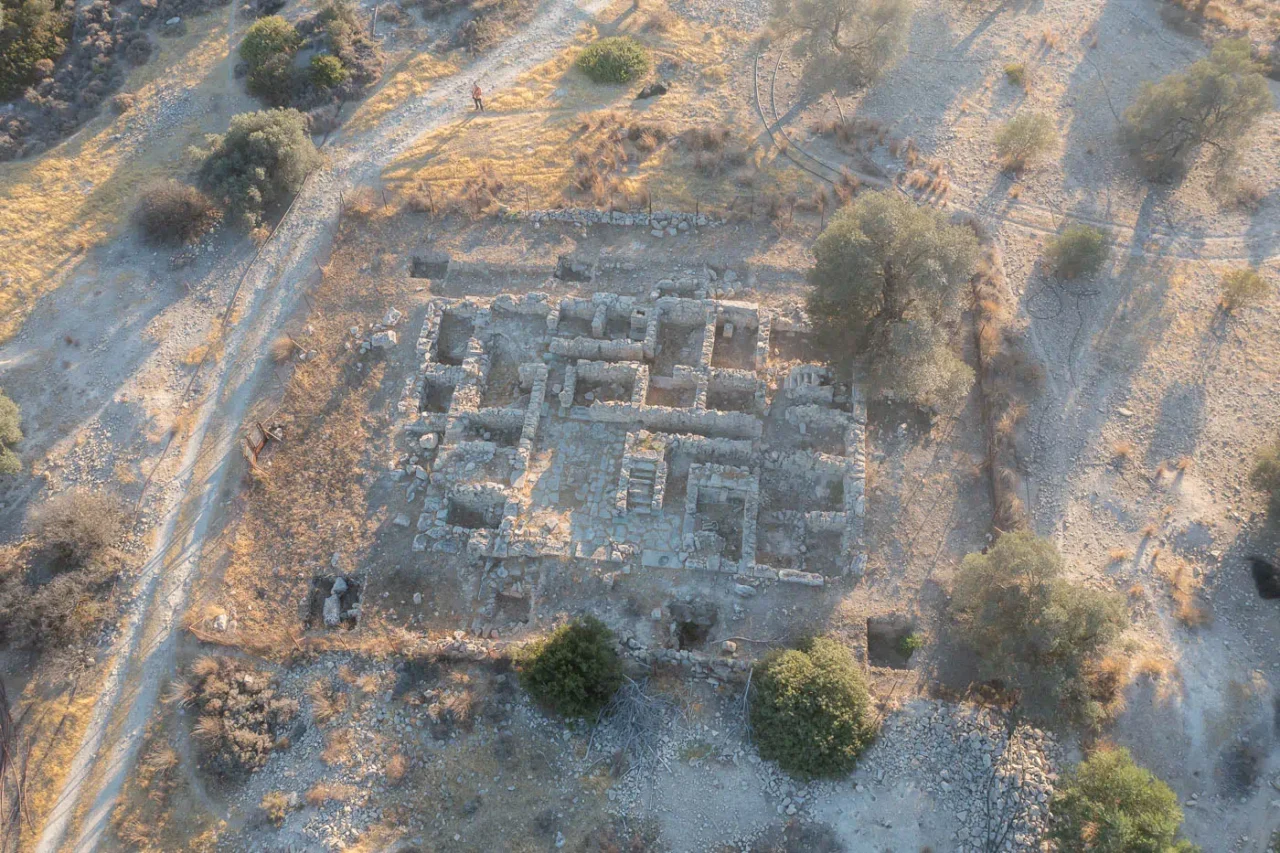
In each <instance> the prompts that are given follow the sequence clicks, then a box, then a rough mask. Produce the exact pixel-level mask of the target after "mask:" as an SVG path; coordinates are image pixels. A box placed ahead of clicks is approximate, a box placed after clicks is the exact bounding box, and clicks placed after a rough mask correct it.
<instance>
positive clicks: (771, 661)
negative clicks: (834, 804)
mask: <svg viewBox="0 0 1280 853" xmlns="http://www.w3.org/2000/svg"><path fill="white" fill-rule="evenodd" d="M750 711H751V736H752V738H753V739H754V741H755V743H756V746H757V748H758V749H759V750H760V755H761V756H762V757H763V758H766V759H768V760H770V761H776V762H777V763H778V766H779V767H781V768H782V769H783V770H785V771H786V772H788V773H790V774H792V775H795V776H800V777H818V776H826V777H833V776H843V775H845V774H847V773H849V772H850V771H851V770H853V768H854V766H855V765H856V764H857V761H858V756H859V755H860V754H861V753H862V750H863V749H865V748H866V747H867V746H868V745H869V744H870V743H871V741H872V740H873V739H874V737H875V733H876V727H875V722H874V720H873V719H872V709H871V699H870V697H869V696H868V694H867V685H866V681H865V679H864V678H863V676H862V672H861V671H860V670H859V669H858V665H857V663H856V662H855V661H854V659H853V656H852V655H850V654H849V650H848V649H846V648H845V647H844V646H843V645H841V644H840V643H838V642H837V641H835V640H831V639H826V638H818V639H814V640H810V641H809V642H807V643H805V644H803V645H802V646H801V647H800V648H799V649H787V650H783V651H775V652H773V653H771V654H769V655H768V656H766V657H765V658H764V659H763V660H761V661H760V662H759V663H757V664H756V667H755V671H754V673H753V676H752V685H751V697H750Z"/></svg>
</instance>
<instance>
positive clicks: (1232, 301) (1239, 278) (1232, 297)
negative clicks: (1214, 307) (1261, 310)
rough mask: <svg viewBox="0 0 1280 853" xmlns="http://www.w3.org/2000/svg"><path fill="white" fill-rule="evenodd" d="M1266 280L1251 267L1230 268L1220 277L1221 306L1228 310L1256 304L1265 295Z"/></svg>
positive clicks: (1267, 288)
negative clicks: (1229, 270)
mask: <svg viewBox="0 0 1280 853" xmlns="http://www.w3.org/2000/svg"><path fill="white" fill-rule="evenodd" d="M1268 290H1270V288H1269V287H1267V281H1266V279H1264V278H1263V277H1262V275H1261V274H1259V272H1258V271H1257V270H1255V269H1253V268H1252V267H1242V268H1240V269H1234V270H1231V272H1229V273H1227V274H1226V275H1224V276H1223V277H1222V306H1223V307H1224V308H1226V309H1227V310H1228V311H1235V310H1236V309H1238V308H1248V307H1249V306H1250V305H1256V304H1258V303H1259V302H1261V301H1262V298H1263V297H1264V296H1266V295H1267V291H1268Z"/></svg>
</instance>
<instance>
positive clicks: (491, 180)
mask: <svg viewBox="0 0 1280 853" xmlns="http://www.w3.org/2000/svg"><path fill="white" fill-rule="evenodd" d="M505 188H506V184H505V183H504V182H503V181H502V180H501V179H500V178H499V177H498V174H497V172H495V171H494V170H493V167H492V166H489V165H485V166H484V167H482V168H481V169H480V174H479V175H476V176H474V177H470V178H467V179H466V180H465V181H463V182H462V187H461V189H459V190H458V191H457V192H456V193H455V194H454V195H453V196H452V197H451V198H450V199H449V203H448V204H449V210H451V211H452V212H454V213H461V214H464V215H466V216H469V217H470V218H472V219H479V218H480V217H482V216H492V215H495V214H497V213H498V212H500V211H501V210H502V202H501V201H500V200H499V198H500V196H501V194H502V191H503V190H504V189H505Z"/></svg>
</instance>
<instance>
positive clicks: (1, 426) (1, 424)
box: [0, 390, 22, 475]
mask: <svg viewBox="0 0 1280 853" xmlns="http://www.w3.org/2000/svg"><path fill="white" fill-rule="evenodd" d="M19 441H22V417H21V413H20V412H19V411H18V404H17V403H15V402H13V401H12V400H10V399H9V397H8V396H7V395H6V394H5V393H4V391H2V390H0V475H5V474H16V473H18V472H19V471H21V470H22V463H21V462H20V461H19V460H18V454H16V453H14V452H13V445H15V444H17V443H18V442H19Z"/></svg>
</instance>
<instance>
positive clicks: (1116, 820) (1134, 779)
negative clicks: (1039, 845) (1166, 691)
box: [1049, 747, 1200, 853]
mask: <svg viewBox="0 0 1280 853" xmlns="http://www.w3.org/2000/svg"><path fill="white" fill-rule="evenodd" d="M1052 810H1053V819H1054V823H1053V829H1052V830H1051V832H1050V836H1049V837H1050V838H1052V839H1053V840H1054V841H1057V842H1058V843H1059V844H1061V845H1062V849H1063V850H1081V851H1098V853H1108V851H1116V853H1122V851H1130V850H1132V851H1149V853H1195V851H1198V850H1199V849H1200V848H1198V847H1196V846H1195V845H1194V844H1191V843H1190V842H1188V841H1186V840H1183V839H1180V838H1179V837H1178V831H1179V829H1180V828H1181V827H1182V809H1181V807H1179V806H1178V797H1177V795H1176V794H1174V792H1173V791H1172V790H1171V789H1170V788H1169V786H1168V785H1166V784H1165V783H1164V782H1163V781H1162V780H1160V779H1158V778H1156V777H1155V776H1154V775H1153V774H1152V773H1151V771H1149V770H1146V769H1145V768H1142V767H1139V766H1138V765H1137V764H1134V763H1133V758H1132V757H1130V755H1129V751H1128V750H1127V749H1122V748H1119V747H1103V748H1101V749H1098V750H1095V751H1094V753H1093V754H1092V755H1090V756H1089V757H1088V758H1087V759H1086V760H1085V761H1082V762H1081V763H1080V764H1077V765H1076V766H1075V767H1074V768H1072V769H1071V770H1070V771H1068V772H1067V773H1066V774H1065V778H1064V779H1063V780H1062V782H1061V783H1060V784H1059V785H1058V788H1057V790H1056V791H1055V792H1054V795H1053V806H1052Z"/></svg>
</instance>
